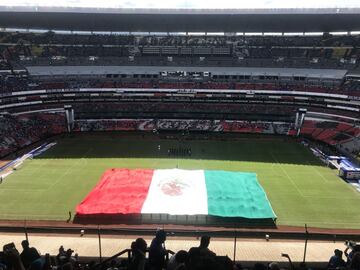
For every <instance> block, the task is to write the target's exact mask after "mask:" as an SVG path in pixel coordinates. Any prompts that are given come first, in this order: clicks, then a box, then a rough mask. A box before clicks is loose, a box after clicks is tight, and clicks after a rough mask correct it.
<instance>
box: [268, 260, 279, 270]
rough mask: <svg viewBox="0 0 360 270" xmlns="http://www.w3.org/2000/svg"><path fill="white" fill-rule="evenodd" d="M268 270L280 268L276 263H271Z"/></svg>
mask: <svg viewBox="0 0 360 270" xmlns="http://www.w3.org/2000/svg"><path fill="white" fill-rule="evenodd" d="M269 269H270V270H280V266H279V264H278V263H277V262H272V263H270V264H269Z"/></svg>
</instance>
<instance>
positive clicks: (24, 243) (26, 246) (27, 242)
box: [21, 240, 29, 249]
mask: <svg viewBox="0 0 360 270" xmlns="http://www.w3.org/2000/svg"><path fill="white" fill-rule="evenodd" d="M21 246H22V248H23V249H27V248H29V241H28V240H23V241H22V242H21Z"/></svg>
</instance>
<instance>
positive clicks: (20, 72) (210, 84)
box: [0, 25, 360, 270]
mask: <svg viewBox="0 0 360 270" xmlns="http://www.w3.org/2000/svg"><path fill="white" fill-rule="evenodd" d="M0 26H1V25H0ZM5 30H6V29H5ZM5 30H4V31H0V55H1V56H0V138H1V140H0V157H5V156H8V155H11V154H14V155H15V156H17V155H19V151H21V150H23V149H24V148H25V147H28V146H29V145H32V144H35V143H39V142H43V141H44V140H46V139H48V138H50V137H52V136H55V135H60V134H64V133H67V132H89V131H140V132H143V131H145V132H149V133H150V132H151V133H156V132H173V131H175V132H179V133H181V134H186V133H187V132H188V133H201V134H203V133H204V134H206V133H208V132H212V133H216V134H223V133H232V134H234V133H235V134H236V133H249V134H272V135H281V136H293V137H296V136H299V137H300V138H301V140H302V139H303V138H305V139H308V140H310V141H311V142H313V143H314V144H316V143H319V144H321V145H323V144H325V145H326V147H329V148H330V149H331V150H334V149H338V150H346V152H348V153H350V154H354V155H358V154H359V152H360V144H359V143H358V140H359V139H360V127H359V125H360V122H359V119H360V81H359V75H358V74H359V61H360V50H359V42H360V35H359V34H350V32H349V34H343V35H339V36H336V35H332V34H330V33H329V32H328V31H327V30H326V32H324V33H323V34H322V35H320V36H305V35H298V36H286V35H280V36H277V35H261V36H247V35H236V34H233V35H232V34H231V33H230V34H228V35H222V36H209V35H202V34H201V35H197V36H191V35H169V34H166V35H156V34H150V33H148V34H145V35H144V34H142V35H140V34H136V33H128V34H125V35H116V34H100V33H82V34H78V33H70V32H69V31H68V32H67V33H65V34H64V33H59V32H56V31H46V32H44V33H35V32H32V31H27V32H26V31H25V32H22V31H12V30H11V29H10V30H9V29H7V30H6V31H5ZM75 32H76V31H75ZM168 153H169V156H174V157H176V158H179V157H180V158H182V157H189V156H191V149H190V148H181V147H179V148H170V149H169V152H168ZM144 242H145V240H144V239H141V238H138V239H136V240H135V241H134V243H133V245H132V246H131V247H129V249H127V250H124V251H122V253H121V255H122V254H125V253H127V254H128V258H127V260H123V259H118V258H117V257H118V255H120V253H119V254H117V255H115V256H114V257H112V258H110V259H107V260H105V261H104V262H102V263H100V264H96V263H95V262H85V263H84V262H80V260H79V257H78V255H77V254H75V255H73V252H74V251H73V250H71V249H68V250H66V251H65V249H64V247H62V246H61V247H60V249H59V254H58V255H57V256H56V257H51V256H49V255H48V254H46V255H45V256H42V257H41V258H36V259H34V260H31V262H30V266H29V267H27V269H31V270H33V269H36V270H50V269H58V270H72V269H74V270H92V269H94V270H95V269H104V270H105V269H108V270H117V269H129V270H133V269H136V270H144V269H149V268H147V267H145V265H146V264H147V263H148V262H152V261H153V258H151V257H152V256H153V255H152V254H153V252H154V251H153V250H152V247H153V245H155V244H156V243H155V244H153V243H152V244H151V245H149V246H150V249H147V243H146V242H145V243H144ZM160 244H162V243H160ZM207 244H208V243H207ZM161 247H162V246H161V245H160V247H159V246H158V247H157V248H158V249H157V250H155V253H156V252H157V253H158V254H157V255H159V253H160V257H161V258H160V261H161V265H160V266H159V265H157V264H156V263H155V264H154V265H155V266H154V265H153V268H150V269H163V268H166V267H165V264H164V261H166V262H167V261H168V260H169V256H170V255H169V254H171V251H168V250H163V249H162V248H161ZM352 249H353V251H354V252H353V255H351V256H348V262H347V263H346V267H347V269H354V270H358V269H360V267H359V266H360V263H359V257H360V253H359V252H358V250H357V248H356V247H352ZM149 250H150V254H149V255H147V254H148V253H149ZM33 251H34V250H33ZM18 253H19V252H17V251H16V249H15V247H14V246H7V247H4V252H3V253H2V254H1V255H0V269H2V270H7V269H13V270H24V269H25V268H24V262H23V261H21V259H22V257H21V255H20V257H19V254H18ZM179 253H180V252H178V253H177V254H175V255H174V254H173V257H171V258H170V261H169V263H168V265H167V269H169V270H174V269H178V270H179V269H189V270H205V269H214V270H218V269H219V270H220V269H221V270H222V269H229V270H230V269H238V270H240V269H243V268H242V267H241V265H240V264H235V263H233V262H231V260H230V259H229V258H224V257H221V256H216V254H214V253H213V252H211V251H210V250H209V249H208V248H207V245H206V244H205V246H204V245H201V246H200V247H193V248H191V249H190V250H188V251H185V252H183V253H182V255H184V254H185V255H184V257H185V259H184V258H179V257H181V256H180V255H179ZM339 254H340V252H335V257H332V258H331V259H330V262H329V267H328V268H329V269H335V268H336V269H338V268H337V267H342V266H345V263H343V261H342V259H341V256H342V255H341V254H340V255H339ZM329 256H330V254H329ZM147 258H148V259H147ZM157 259H159V258H157ZM170 262H171V264H170ZM175 265H176V266H175ZM170 266H171V267H170ZM288 268H289V269H294V268H293V266H292V265H289V267H288ZM253 269H257V270H264V269H272V270H277V269H279V266H278V265H277V264H276V263H274V264H272V265H269V266H265V265H263V264H260V263H258V264H256V265H254V267H253ZM301 269H306V267H305V266H303V267H302V268H301Z"/></svg>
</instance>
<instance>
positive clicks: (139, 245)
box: [134, 238, 147, 253]
mask: <svg viewBox="0 0 360 270" xmlns="http://www.w3.org/2000/svg"><path fill="white" fill-rule="evenodd" d="M134 243H135V244H134V247H135V249H138V250H141V251H142V252H144V253H145V251H146V248H147V243H146V241H145V240H144V239H143V238H137V239H136V240H135V242H134Z"/></svg>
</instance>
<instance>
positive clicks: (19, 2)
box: [0, 0, 360, 9]
mask: <svg viewBox="0 0 360 270" xmlns="http://www.w3.org/2000/svg"><path fill="white" fill-rule="evenodd" d="M0 6H56V7H92V8H154V9H158V8H170V9H172V8H174V9H179V8H181V9H184V8H195V9H234V8H245V9H246V8H255V9H263V8H269V9H271V8H276V9H278V8H356V7H357V8H360V0H221V1H219V0H192V1H190V0H102V1H99V0H61V1H59V0H0Z"/></svg>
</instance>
